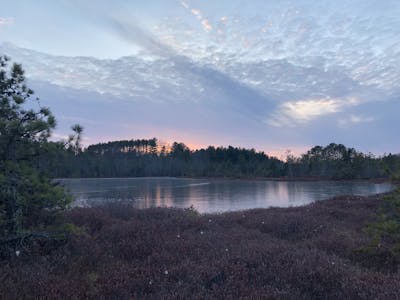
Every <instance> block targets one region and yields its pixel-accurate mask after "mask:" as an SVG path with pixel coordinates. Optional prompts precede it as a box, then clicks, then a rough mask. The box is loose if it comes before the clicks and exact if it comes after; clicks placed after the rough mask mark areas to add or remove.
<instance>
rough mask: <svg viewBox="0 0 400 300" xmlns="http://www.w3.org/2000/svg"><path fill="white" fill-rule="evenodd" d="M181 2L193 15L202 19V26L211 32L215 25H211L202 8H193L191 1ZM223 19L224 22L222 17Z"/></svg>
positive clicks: (183, 0)
mask: <svg viewBox="0 0 400 300" xmlns="http://www.w3.org/2000/svg"><path fill="white" fill-rule="evenodd" d="M181 4H182V6H183V7H184V8H185V9H186V10H188V11H189V12H190V13H191V14H192V15H194V16H195V17H196V18H197V19H198V20H199V21H200V23H201V26H202V27H203V29H204V31H206V32H210V31H212V30H213V26H212V25H211V23H210V21H209V20H208V19H207V18H205V17H204V16H203V13H202V12H201V10H200V9H197V8H192V7H191V6H190V4H189V2H187V1H185V0H182V1H181ZM224 18H225V17H224ZM221 21H222V22H224V21H223V20H222V19H221Z"/></svg>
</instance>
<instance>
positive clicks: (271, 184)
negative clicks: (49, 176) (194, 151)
mask: <svg viewBox="0 0 400 300" xmlns="http://www.w3.org/2000/svg"><path fill="white" fill-rule="evenodd" d="M59 181H60V182H61V183H62V184H63V185H64V186H65V187H66V188H67V189H69V190H70V192H71V193H72V195H73V196H74V198H75V205H77V206H93V205H99V204H102V203H104V202H109V201H124V202H130V203H132V205H133V206H134V207H137V208H149V207H180V208H187V207H190V206H193V207H194V208H195V209H197V210H198V211H199V212H201V213H213V212H224V211H235V210H243V209H251V208H266V207H271V206H276V207H288V206H299V205H304V204H308V203H311V202H315V201H319V200H324V199H327V198H330V197H333V196H338V195H371V194H377V193H383V192H387V191H390V190H391V188H392V185H391V184H389V183H370V182H357V181H354V182H338V181H318V182H306V181H298V182H295V181H264V180H226V179H186V178H185V179H182V178H165V177H163V178H103V179H60V180H59Z"/></svg>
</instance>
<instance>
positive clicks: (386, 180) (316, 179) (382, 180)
mask: <svg viewBox="0 0 400 300" xmlns="http://www.w3.org/2000/svg"><path fill="white" fill-rule="evenodd" d="M134 178H177V179H194V180H259V181H283V182H285V181H288V182H293V181H303V182H304V181H310V182H320V181H326V182H332V181H334V182H372V183H396V182H393V180H390V179H389V178H357V179H335V178H327V177H240V176H238V177H226V176H225V177H218V176H214V177H210V176H205V177H201V176H197V177H191V176H137V177H135V176H132V177H62V178H53V180H65V179H134ZM397 183H399V182H397Z"/></svg>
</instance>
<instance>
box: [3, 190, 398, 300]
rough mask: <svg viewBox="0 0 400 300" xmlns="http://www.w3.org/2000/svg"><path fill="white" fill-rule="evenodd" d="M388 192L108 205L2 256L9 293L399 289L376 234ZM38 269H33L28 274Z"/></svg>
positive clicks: (116, 295)
mask: <svg viewBox="0 0 400 300" xmlns="http://www.w3.org/2000/svg"><path fill="white" fill-rule="evenodd" d="M382 197H383V195H375V196H369V197H356V196H343V197H336V198H333V199H330V200H326V201H320V202H316V203H313V204H310V205H307V206H302V207H291V208H269V209H254V210H247V211H240V212H230V213H223V214H204V215H203V214H197V213H196V212H195V211H193V210H190V209H189V210H181V209H172V208H170V209H167V208H151V209H143V210H141V209H134V208H130V207H127V206H122V207H121V206H115V205H114V206H113V205H107V206H104V207H97V208H75V209H73V210H71V211H69V212H68V213H67V214H66V218H67V220H68V221H69V222H70V223H72V224H74V226H76V229H75V233H74V234H72V235H71V236H70V237H69V239H68V242H67V243H66V244H65V245H63V246H61V247H59V248H57V249H56V250H53V251H52V252H50V253H47V254H46V253H42V255H37V256H35V257H34V258H32V257H27V256H25V254H24V253H22V254H21V255H20V257H18V258H15V259H13V260H11V261H3V262H1V268H0V278H1V280H2V284H1V285H0V295H2V296H3V297H4V298H9V299H19V298H24V297H23V296H24V295H25V296H26V295H29V297H30V298H58V299H77V298H89V299H189V298H190V299H209V298H220V299H221V298H225V299H226V298H236V299H237V298H250V299H260V298H279V299H282V298H284V299H398V298H399V296H400V292H399V291H400V274H399V273H398V272H396V268H394V267H395V266H394V263H393V262H392V261H390V260H385V259H384V256H383V258H382V257H375V259H371V257H370V256H368V255H366V254H365V253H364V252H363V251H360V249H363V248H364V247H365V246H366V245H368V244H369V242H370V237H369V236H368V234H367V233H366V231H365V228H366V226H367V224H370V223H371V222H374V221H375V220H376V219H377V212H378V210H379V208H380V207H381V204H382ZM29 278H30V279H29Z"/></svg>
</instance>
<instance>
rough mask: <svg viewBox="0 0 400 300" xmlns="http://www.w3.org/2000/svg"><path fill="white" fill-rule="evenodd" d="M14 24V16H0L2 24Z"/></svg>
mask: <svg viewBox="0 0 400 300" xmlns="http://www.w3.org/2000/svg"><path fill="white" fill-rule="evenodd" d="M11 24H14V18H4V17H0V25H11Z"/></svg>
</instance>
